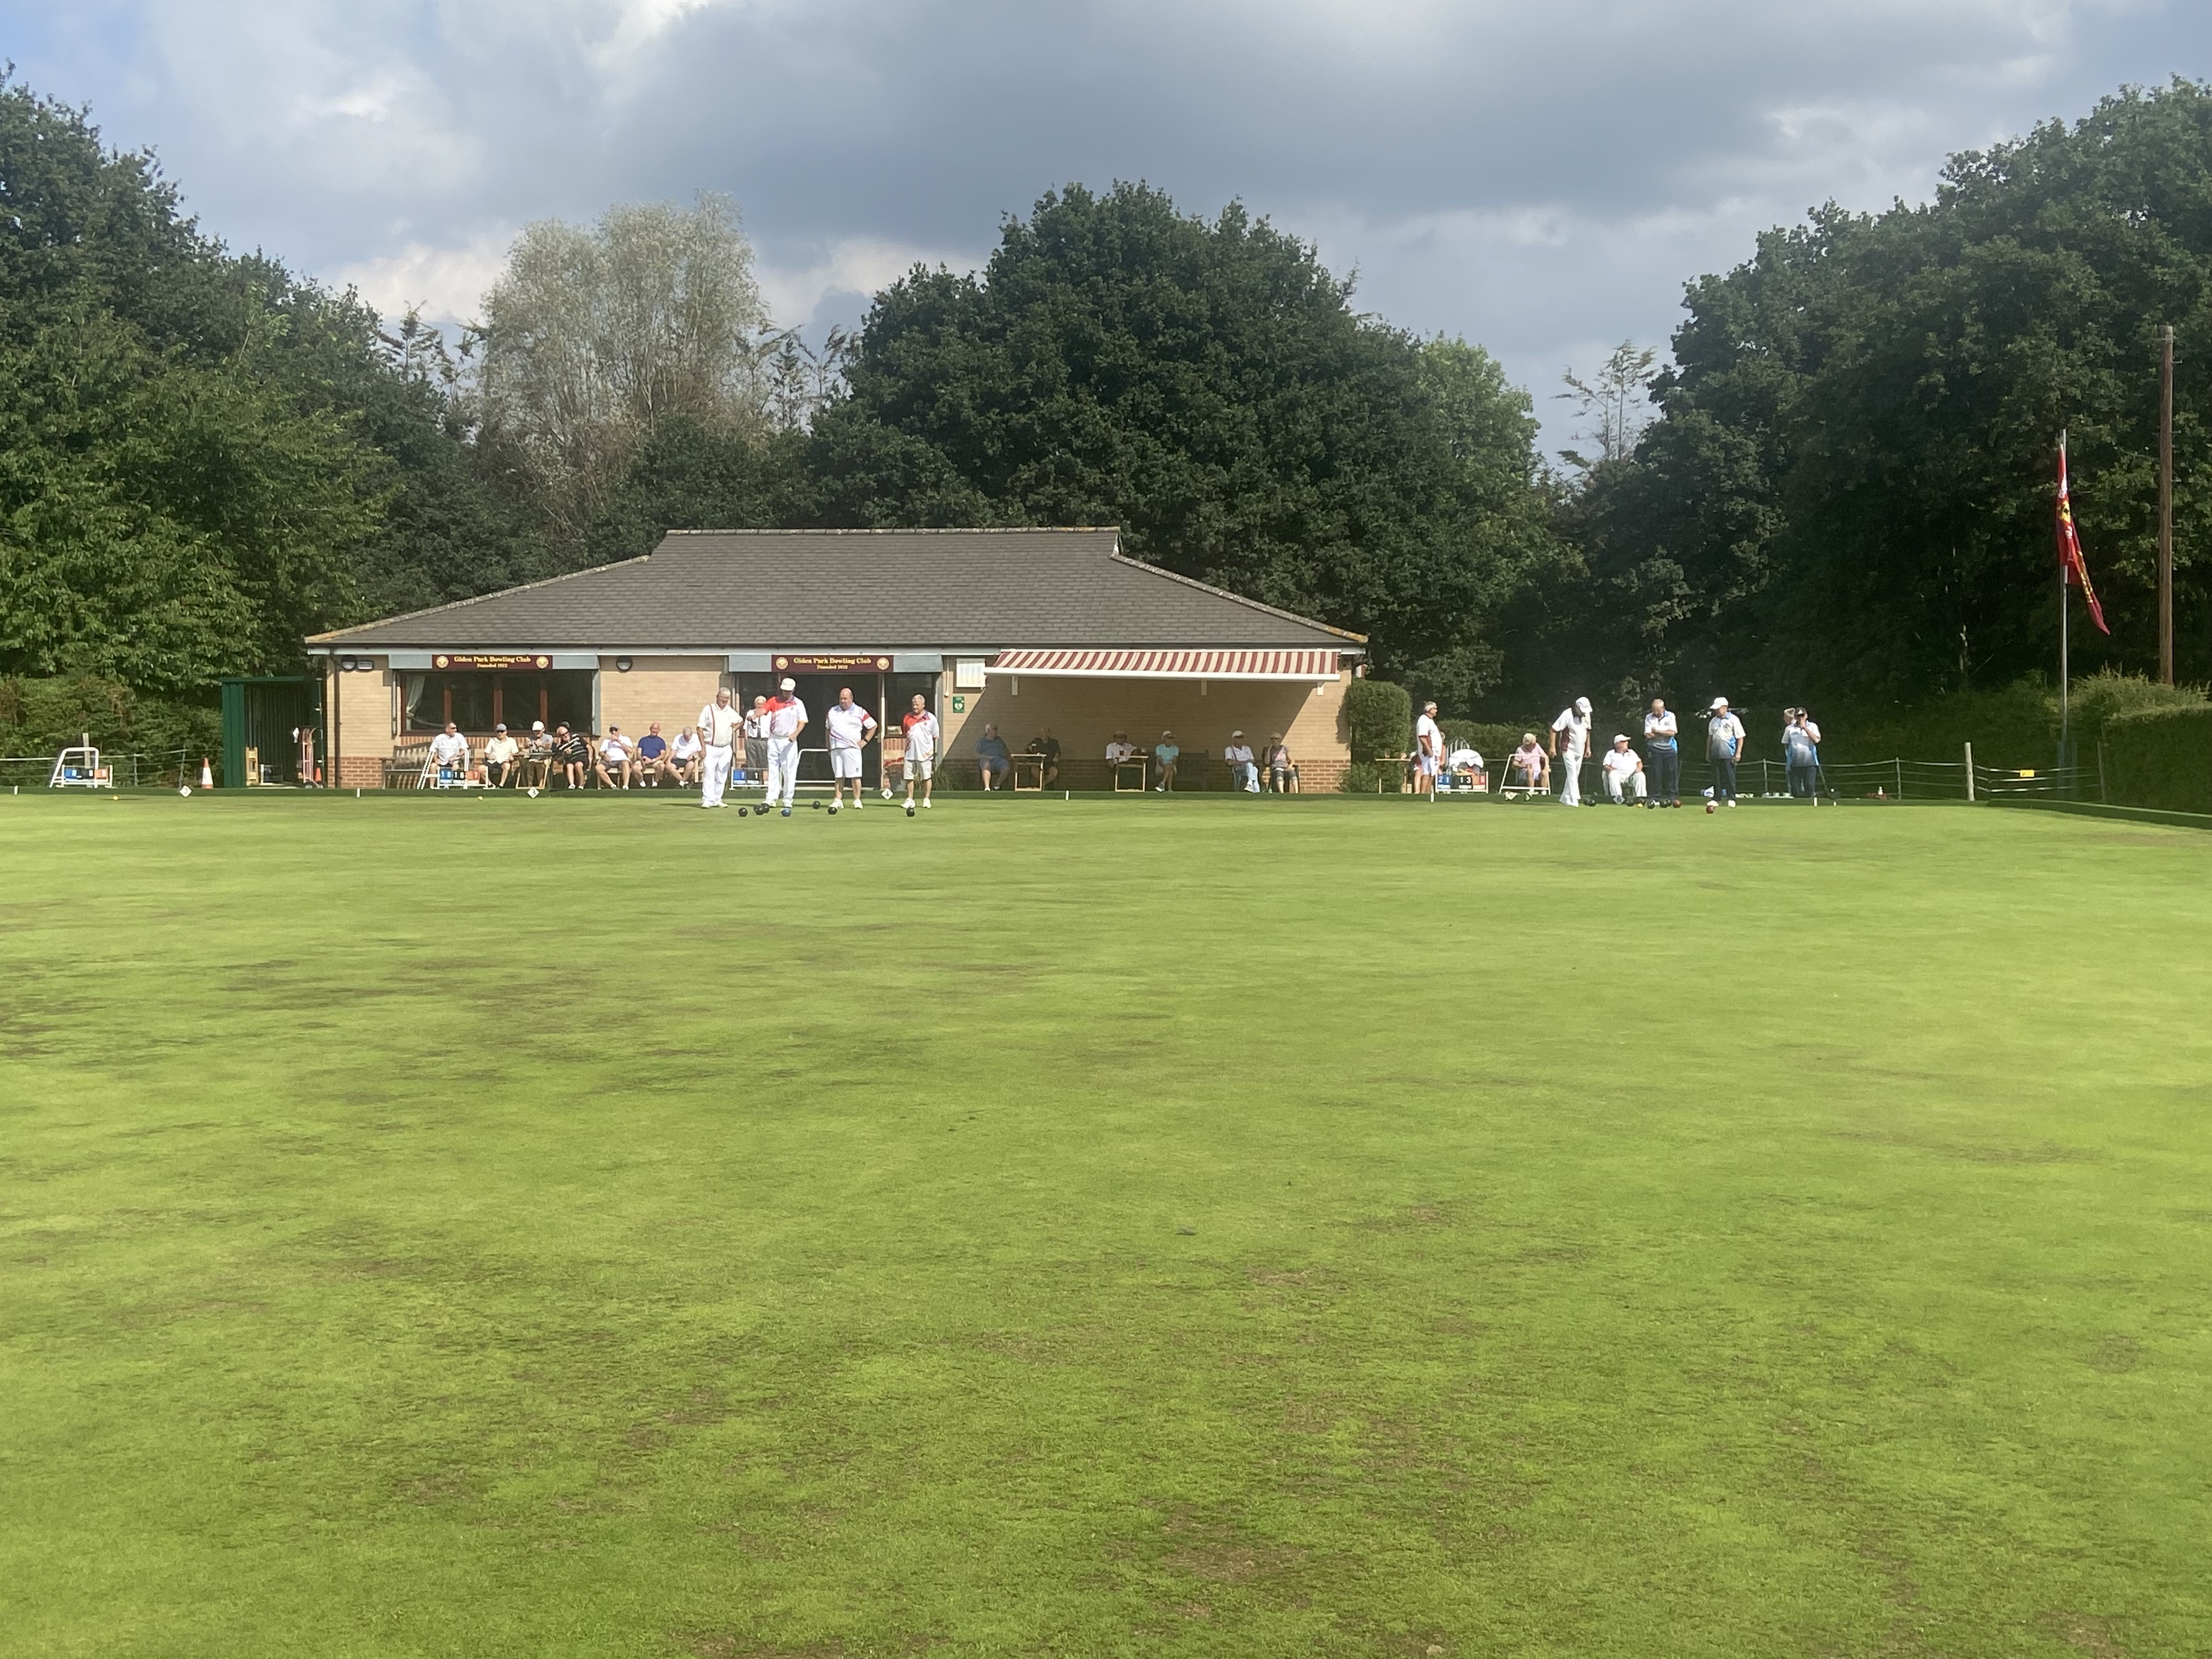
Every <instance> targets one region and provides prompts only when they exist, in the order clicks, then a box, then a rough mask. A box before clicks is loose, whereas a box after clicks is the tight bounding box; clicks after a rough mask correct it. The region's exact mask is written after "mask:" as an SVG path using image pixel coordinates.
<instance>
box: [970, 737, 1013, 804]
mask: <svg viewBox="0 0 2212 1659" xmlns="http://www.w3.org/2000/svg"><path fill="white" fill-rule="evenodd" d="M1013 769H1014V757H1013V755H1012V753H1011V752H1010V751H1009V750H1007V748H1006V739H1005V738H1002V737H1000V735H999V728H998V727H997V726H985V727H984V728H983V735H982V736H981V737H980V738H976V739H975V770H976V773H977V774H978V775H980V776H981V779H982V781H983V787H984V788H986V789H994V788H996V787H998V786H997V785H996V784H994V782H993V781H992V780H993V779H994V778H1003V777H1005V776H1006V774H1007V773H1009V772H1011V771H1012V770H1013Z"/></svg>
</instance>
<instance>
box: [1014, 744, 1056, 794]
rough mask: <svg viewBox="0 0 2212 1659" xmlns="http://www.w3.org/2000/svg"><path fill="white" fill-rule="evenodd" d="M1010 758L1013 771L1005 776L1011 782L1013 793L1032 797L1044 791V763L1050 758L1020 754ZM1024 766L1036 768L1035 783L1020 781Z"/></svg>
mask: <svg viewBox="0 0 2212 1659" xmlns="http://www.w3.org/2000/svg"><path fill="white" fill-rule="evenodd" d="M1012 758H1013V763H1014V764H1013V769H1012V771H1010V772H1009V773H1007V777H1008V778H1009V779H1010V780H1011V781H1012V788H1013V789H1014V791H1015V792H1016V793H1018V794H1030V795H1034V794H1038V793H1042V791H1043V789H1044V769H1045V763H1046V761H1047V760H1048V759H1049V758H1050V757H1048V756H1045V755H1032V754H1020V755H1016V756H1014V757H1012ZM1024 766H1034V767H1035V768H1036V782H1035V783H1024V782H1023V781H1022V768H1024Z"/></svg>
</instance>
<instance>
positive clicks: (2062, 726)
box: [2058, 426, 2071, 767]
mask: <svg viewBox="0 0 2212 1659" xmlns="http://www.w3.org/2000/svg"><path fill="white" fill-rule="evenodd" d="M2058 468H2059V476H2060V477H2064V476H2065V470H2066V428H2064V427H2063V426H2062V427H2060V428H2058ZM2068 617H2069V607H2068V605H2067V604H2066V561H2065V560H2063V559H2061V560H2059V562H2058V764H2059V765H2060V766H2061V767H2063V766H2064V765H2065V764H2066V738H2067V729H2068V721H2067V714H2068V710H2067V703H2068V701H2069V693H2070V689H2071V688H2070V686H2069V682H2068V678H2067V663H2066V645H2067V640H2066V632H2067V623H2068Z"/></svg>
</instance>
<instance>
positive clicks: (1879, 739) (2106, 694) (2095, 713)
mask: <svg viewBox="0 0 2212 1659" xmlns="http://www.w3.org/2000/svg"><path fill="white" fill-rule="evenodd" d="M2203 703H2204V693H2203V690H2202V689H2200V688H2197V687H2194V686H2170V685H2160V684H2155V683H2154V682H2153V681H2150V680H2148V679H2145V678H2143V677H2142V675H2140V674H2116V673H2113V672H2112V671H2110V670H2109V669H2108V670H2106V671H2104V672H2102V673H2097V674H2089V675H2085V676H2083V677H2082V678H2080V679H2077V680H2075V682H2074V685H2073V696H2072V699H2071V707H2070V708H2069V710H2068V714H2069V724H2070V725H2071V726H2072V735H2073V737H2074V739H2075V743H2076V744H2077V745H2078V746H2079V749H2080V751H2081V755H2082V756H2083V757H2084V758H2085V759H2086V758H2087V757H2089V756H2091V755H2093V753H2094V752H2095V745H2096V743H2097V740H2098V739H2099V738H2101V737H2102V736H2103V735H2104V733H2105V730H2106V726H2108V725H2109V724H2110V723H2111V722H2112V721H2113V720H2117V719H2118V718H2119V717H2121V716H2122V715H2124V714H2129V713H2130V712H2133V711H2137V710H2156V709H2161V708H2200V707H2202V706H2203ZM1813 712H1814V718H1815V719H1818V720H1820V723H1821V726H1822V728H1823V737H1824V742H1823V745H1822V746H1823V748H1824V749H1825V750H1826V751H1827V752H1828V753H1830V754H1832V755H1833V756H1836V757H1839V758H1848V759H1850V760H1887V759H1888V758H1889V757H1891V756H1893V755H1901V756H1903V757H1905V759H1907V760H1936V761H1954V760H1957V759H1958V758H1959V756H1960V745H1961V744H1968V743H1971V744H1973V745H1974V759H1975V760H1976V761H1977V762H1978V763H1980V764H1981V765H1984V766H2005V767H2012V766H2048V765H2050V764H2051V758H2052V756H2053V755H2054V753H2055V752H2056V751H2057V746H2058V694H2057V692H2056V691H2055V690H2052V689H2051V687H2050V686H2049V685H2046V684H2045V683H2044V682H2043V681H2042V680H2041V679H2040V678H2027V679H2022V680H2016V681H2015V682H2014V683H2013V684H2010V685H2008V686H2005V687H2004V688H2002V690H1992V691H1954V692H1953V693H1952V694H1951V695H1950V696H1946V697H1939V698H1936V700H1935V701H1934V702H1926V703H1922V704H1920V705H1919V706H1917V708H1895V707H1892V708H1886V709H1881V710H1871V709H1867V710H1852V709H1849V708H1842V709H1837V710H1833V711H1832V712H1831V713H1830V714H1826V715H1823V714H1822V712H1821V711H1820V710H1819V709H1814V711H1813Z"/></svg>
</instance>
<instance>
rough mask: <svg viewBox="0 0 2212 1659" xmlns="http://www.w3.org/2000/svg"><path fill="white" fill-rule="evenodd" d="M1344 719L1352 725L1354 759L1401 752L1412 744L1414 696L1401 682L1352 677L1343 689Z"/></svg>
mask: <svg viewBox="0 0 2212 1659" xmlns="http://www.w3.org/2000/svg"><path fill="white" fill-rule="evenodd" d="M1344 719H1345V724H1346V726H1349V727H1350V728H1351V733H1352V759H1353V760H1354V761H1355V762H1371V761H1372V760H1374V758H1375V757H1376V756H1377V755H1402V754H1404V753H1405V752H1406V751H1407V750H1409V749H1411V748H1412V747H1413V696H1412V695H1411V694H1410V693H1408V692H1407V690H1406V688H1405V687H1404V686H1402V685H1393V684H1391V683H1390V682H1389V681H1388V680H1354V681H1352V684H1350V685H1349V686H1348V687H1346V690H1345V693H1344ZM1370 787H1372V780H1371V779H1370Z"/></svg>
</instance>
